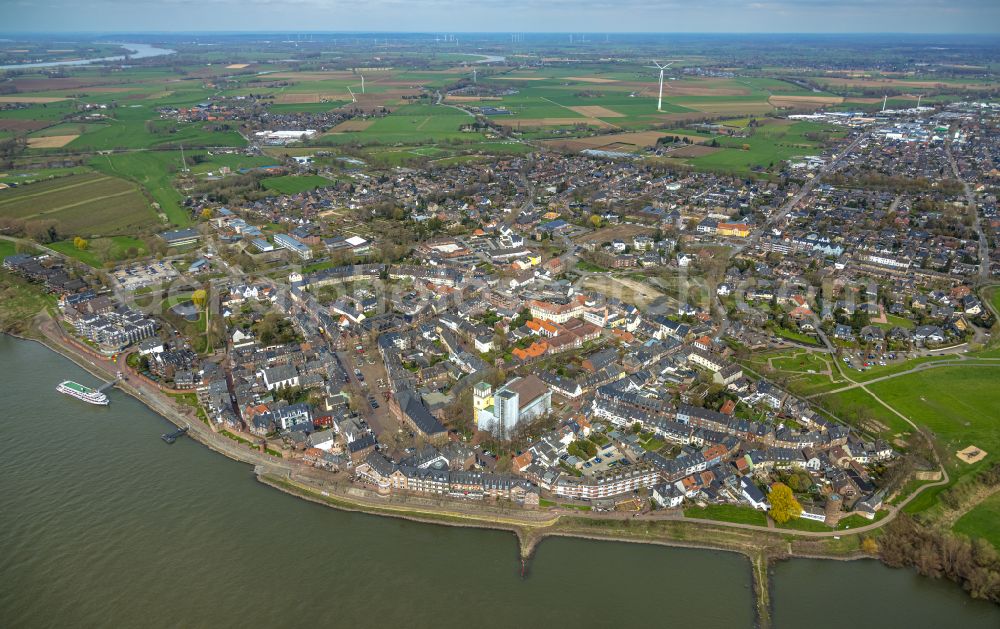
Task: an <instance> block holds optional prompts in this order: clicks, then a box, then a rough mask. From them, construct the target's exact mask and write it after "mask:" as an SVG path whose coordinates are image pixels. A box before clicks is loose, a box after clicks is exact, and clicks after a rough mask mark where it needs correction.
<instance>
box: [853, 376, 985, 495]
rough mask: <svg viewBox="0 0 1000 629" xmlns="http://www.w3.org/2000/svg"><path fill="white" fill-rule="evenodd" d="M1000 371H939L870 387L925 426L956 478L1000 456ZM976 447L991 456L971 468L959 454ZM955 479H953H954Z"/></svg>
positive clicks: (894, 379) (894, 406)
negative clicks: (935, 439)
mask: <svg viewBox="0 0 1000 629" xmlns="http://www.w3.org/2000/svg"><path fill="white" fill-rule="evenodd" d="M998 381H1000V367H987V366H973V367H940V368H938V369H934V370H932V371H927V372H921V373H915V374H910V375H906V376H900V377H899V378H893V379H892V380H886V381H884V382H878V383H875V384H873V385H870V388H871V390H872V391H873V392H874V393H875V394H876V395H878V396H879V397H881V398H882V399H883V400H885V402H886V403H888V404H889V405H891V406H892V407H893V408H895V409H896V410H898V411H899V412H900V413H902V414H903V415H906V416H907V417H909V418H910V419H911V420H912V421H914V422H916V423H917V424H920V425H922V426H926V427H927V428H928V429H930V430H931V431H932V432H933V434H934V435H935V436H936V437H937V439H938V441H939V443H940V445H941V448H942V450H943V451H944V457H945V464H946V465H948V467H949V471H950V473H951V474H952V476H953V477H955V478H957V477H960V476H964V475H966V474H968V473H969V472H973V471H978V470H980V469H982V468H983V467H985V466H987V465H990V464H992V463H993V462H994V461H995V460H996V458H997V455H998V453H1000V387H998V386H997V382H998ZM969 445H975V446H977V447H979V448H982V449H984V450H985V451H986V452H988V453H989V455H988V456H987V457H986V458H985V459H983V460H982V461H980V462H978V463H975V464H972V465H968V464H965V463H962V462H960V461H959V460H958V458H957V457H955V456H954V453H955V451H957V450H960V449H962V448H965V447H966V446H969ZM953 480H954V478H953Z"/></svg>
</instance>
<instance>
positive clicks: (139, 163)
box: [90, 151, 191, 227]
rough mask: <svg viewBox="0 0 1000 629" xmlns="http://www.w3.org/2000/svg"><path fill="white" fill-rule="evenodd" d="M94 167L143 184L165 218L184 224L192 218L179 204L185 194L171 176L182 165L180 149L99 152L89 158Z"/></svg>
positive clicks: (180, 224) (174, 222)
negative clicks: (175, 185) (117, 152)
mask: <svg viewBox="0 0 1000 629" xmlns="http://www.w3.org/2000/svg"><path fill="white" fill-rule="evenodd" d="M90 165H91V166H93V167H94V168H95V169H97V170H99V171H101V172H105V173H108V174H112V175H117V176H120V177H125V178H126V179H130V180H132V181H134V182H136V183H138V184H139V185H140V186H142V187H143V188H144V189H145V190H146V192H147V193H148V194H149V196H150V197H151V198H152V199H153V201H154V202H155V203H157V204H158V205H159V206H160V211H161V212H163V213H164V214H166V216H167V220H169V221H170V222H171V223H173V224H174V225H178V226H181V227H184V226H186V225H189V224H190V223H191V218H190V216H189V215H188V213H187V210H185V209H184V208H183V207H182V203H183V202H184V195H182V194H181V193H180V192H178V191H177V190H176V189H175V188H174V186H173V177H174V173H176V172H177V171H178V170H179V169H180V167H181V155H180V151H156V152H152V151H147V152H143V153H129V154H116V155H101V156H98V157H94V158H93V159H91V160H90Z"/></svg>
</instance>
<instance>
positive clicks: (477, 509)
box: [16, 313, 883, 627]
mask: <svg viewBox="0 0 1000 629" xmlns="http://www.w3.org/2000/svg"><path fill="white" fill-rule="evenodd" d="M16 336H18V338H22V339H24V340H31V341H35V342H38V343H40V344H42V345H44V346H45V347H46V348H48V349H49V350H51V351H53V352H55V353H57V354H59V355H61V356H63V357H65V358H68V359H69V360H71V361H73V362H74V363H75V364H77V365H78V366H80V367H81V368H83V369H85V370H86V371H88V372H89V373H91V374H92V375H94V376H95V377H97V378H100V379H103V380H111V379H114V378H115V376H116V370H117V369H119V368H121V367H122V366H121V365H117V364H115V363H113V362H112V361H110V360H108V359H107V358H106V357H102V356H99V355H97V354H95V353H93V352H92V351H89V350H88V349H87V348H86V347H83V346H82V345H80V344H79V343H74V342H73V341H72V339H71V338H68V337H67V335H66V333H65V331H63V330H62V328H61V327H60V326H59V324H58V322H57V321H55V320H54V319H52V317H51V316H50V315H49V314H47V313H42V314H40V315H39V316H38V317H36V319H35V321H34V324H33V325H32V326H31V332H30V333H29V334H25V335H16ZM117 387H118V388H119V389H120V390H122V391H123V392H124V393H126V394H128V395H130V396H132V397H133V398H135V399H137V400H138V401H140V402H142V403H143V404H144V405H145V406H147V407H148V408H149V409H150V410H152V411H154V412H155V413H157V414H159V415H160V416H162V417H164V418H165V419H166V420H168V421H169V422H171V423H172V424H174V425H175V426H178V427H186V428H188V429H189V433H188V434H189V436H191V437H192V438H193V439H195V440H196V441H197V442H199V443H200V444H202V445H204V446H206V447H208V448H209V449H211V450H213V451H215V452H218V453H220V454H223V455H224V456H226V457H227V458H230V459H232V460H235V461H239V462H241V463H247V464H249V465H252V466H254V472H255V476H256V478H257V480H258V481H259V482H261V483H263V484H266V485H268V486H270V487H272V488H274V489H278V490H279V491H282V492H284V493H288V494H291V495H294V496H296V497H299V498H302V499H305V500H308V501H310V502H314V503H318V504H323V505H325V506H329V507H333V508H335V509H338V510H342V511H348V512H360V513H366V514H371V515H380V516H384V517H390V518H397V519H402V520H410V521H413V522H420V523H426V524H440V525H445V526H454V527H466V528H479V529H494V530H500V531H505V532H511V533H514V534H515V536H516V537H517V539H518V542H519V549H520V551H519V559H520V562H521V566H522V574H525V573H527V571H528V569H529V566H530V561H531V559H532V557H533V555H534V554H535V552H536V550H537V547H538V545H539V544H540V543H541V542H542V541H543V540H544V539H546V538H550V537H553V538H554V537H565V538H578V539H592V540H601V541H617V542H627V543H645V544H654V545H660V546H672V547H678V548H691V549H702V550H715V551H726V552H735V553H739V554H741V555H743V556H745V557H747V559H748V560H749V565H750V567H751V573H752V583H753V588H754V593H755V601H756V605H755V607H756V615H757V619H758V625H759V626H762V627H767V626H770V615H771V603H770V600H771V596H770V587H769V577H768V575H769V573H770V565H771V563H772V562H774V561H778V560H782V559H786V558H795V557H802V558H810V559H818V558H822V559H836V560H845V561H849V560H854V559H861V558H870V555H868V554H865V553H863V552H862V551H861V550H860V546H861V537H860V536H861V534H862V533H864V532H865V531H866V530H868V527H865V529H863V530H855V531H850V532H847V531H844V532H841V533H839V534H836V535H832V534H831V535H819V536H818V535H817V534H816V533H809V532H801V531H792V530H785V529H764V530H759V529H760V527H748V526H740V525H736V524H733V523H726V522H713V521H685V519H683V518H682V517H676V516H670V515H667V516H644V517H635V516H633V515H632V514H615V513H612V514H587V515H584V514H578V513H572V514H569V513H552V512H550V511H543V510H539V511H533V510H522V509H517V508H513V507H500V506H493V505H488V504H481V503H464V502H456V501H444V500H439V501H435V500H431V499H425V498H420V497H407V496H395V495H394V496H391V497H384V496H380V495H378V494H377V493H375V492H373V491H370V490H368V489H366V488H363V487H361V486H358V485H354V484H353V483H348V482H346V481H345V480H342V479H343V478H344V477H342V476H337V475H333V474H330V473H326V472H320V471H318V470H314V469H313V468H311V467H308V466H305V465H303V464H301V463H298V462H295V461H292V460H288V459H281V458H277V457H273V456H268V455H266V454H263V453H261V452H259V451H257V450H254V449H250V448H248V447H246V446H245V444H239V443H237V442H234V441H233V440H231V439H229V438H227V437H225V436H224V435H222V434H219V433H216V432H215V431H213V430H212V429H211V427H210V426H209V425H208V424H207V422H205V421H204V420H203V419H202V418H200V417H199V416H198V414H197V413H196V412H195V411H194V409H193V408H191V407H188V406H186V405H184V404H182V403H180V402H179V401H178V400H176V399H173V398H171V397H170V396H168V395H167V394H166V393H164V392H163V391H161V390H159V388H158V387H157V386H156V385H155V384H153V383H150V382H147V381H144V379H140V378H132V379H130V380H129V381H125V382H119V383H118V385H117ZM453 503H454V504H453ZM881 524H883V523H874V526H873V527H872V528H873V529H877V528H878V526H881Z"/></svg>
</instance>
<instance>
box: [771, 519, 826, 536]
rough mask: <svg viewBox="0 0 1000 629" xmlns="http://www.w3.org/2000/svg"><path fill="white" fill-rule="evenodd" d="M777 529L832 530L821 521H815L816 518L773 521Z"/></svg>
mask: <svg viewBox="0 0 1000 629" xmlns="http://www.w3.org/2000/svg"><path fill="white" fill-rule="evenodd" d="M775 526H777V527H778V528H779V529H788V530H790V531H812V532H820V533H822V532H825V531H832V530H833V529H832V528H830V527H829V526H827V525H826V524H824V523H823V522H817V521H816V520H806V519H803V518H795V519H794V520H789V521H788V522H785V523H784V524H777V523H775Z"/></svg>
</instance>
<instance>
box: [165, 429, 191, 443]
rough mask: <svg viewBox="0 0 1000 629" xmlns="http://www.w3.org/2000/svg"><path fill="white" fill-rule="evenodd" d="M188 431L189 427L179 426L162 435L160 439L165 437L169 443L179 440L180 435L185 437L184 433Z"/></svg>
mask: <svg viewBox="0 0 1000 629" xmlns="http://www.w3.org/2000/svg"><path fill="white" fill-rule="evenodd" d="M187 431H188V429H187V428H178V429H177V430H175V431H173V432H166V433H163V434H162V435H160V439H163V440H164V441H166V442H167V443H173V442H175V441H177V439H178V438H179V437H183V436H184V435H186V434H187Z"/></svg>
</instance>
